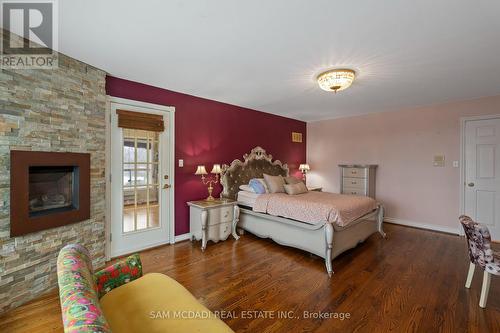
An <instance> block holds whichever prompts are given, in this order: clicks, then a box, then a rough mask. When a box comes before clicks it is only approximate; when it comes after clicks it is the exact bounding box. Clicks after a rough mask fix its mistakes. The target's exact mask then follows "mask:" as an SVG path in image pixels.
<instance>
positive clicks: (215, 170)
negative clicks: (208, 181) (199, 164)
mask: <svg viewBox="0 0 500 333" xmlns="http://www.w3.org/2000/svg"><path fill="white" fill-rule="evenodd" d="M221 172H222V170H221V168H220V164H214V166H213V168H212V173H215V174H220V173H221Z"/></svg>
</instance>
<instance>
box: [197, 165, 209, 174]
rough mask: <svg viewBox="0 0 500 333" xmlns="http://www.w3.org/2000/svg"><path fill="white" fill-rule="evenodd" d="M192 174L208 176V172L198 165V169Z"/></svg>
mask: <svg viewBox="0 0 500 333" xmlns="http://www.w3.org/2000/svg"><path fill="white" fill-rule="evenodd" d="M194 174H195V175H206V174H208V172H207V170H206V169H205V166H204V165H198V168H197V169H196V172H195V173H194Z"/></svg>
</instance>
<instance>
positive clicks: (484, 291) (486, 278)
mask: <svg viewBox="0 0 500 333" xmlns="http://www.w3.org/2000/svg"><path fill="white" fill-rule="evenodd" d="M490 282H491V274H490V273H488V272H487V271H484V275H483V287H482V288H481V298H480V299H479V306H480V307H482V308H483V309H484V308H485V307H486V302H487V301H488V293H489V292H490Z"/></svg>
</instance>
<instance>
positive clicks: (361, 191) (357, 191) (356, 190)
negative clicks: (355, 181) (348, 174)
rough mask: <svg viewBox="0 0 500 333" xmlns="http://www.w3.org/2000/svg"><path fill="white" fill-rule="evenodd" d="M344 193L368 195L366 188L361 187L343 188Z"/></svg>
mask: <svg viewBox="0 0 500 333" xmlns="http://www.w3.org/2000/svg"><path fill="white" fill-rule="evenodd" d="M342 193H343V194H353V195H366V194H365V190H364V189H361V188H354V187H345V186H344V188H343V189H342Z"/></svg>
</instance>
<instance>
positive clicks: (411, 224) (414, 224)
mask: <svg viewBox="0 0 500 333" xmlns="http://www.w3.org/2000/svg"><path fill="white" fill-rule="evenodd" d="M384 222H387V223H392V224H399V225H405V226H408V227H413V228H419V229H427V230H433V231H440V232H446V233H448V234H453V235H461V233H460V228H458V227H457V228H452V227H446V226H442V225H435V224H426V223H420V222H414V221H408V220H402V219H396V218H393V217H385V218H384Z"/></svg>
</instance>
